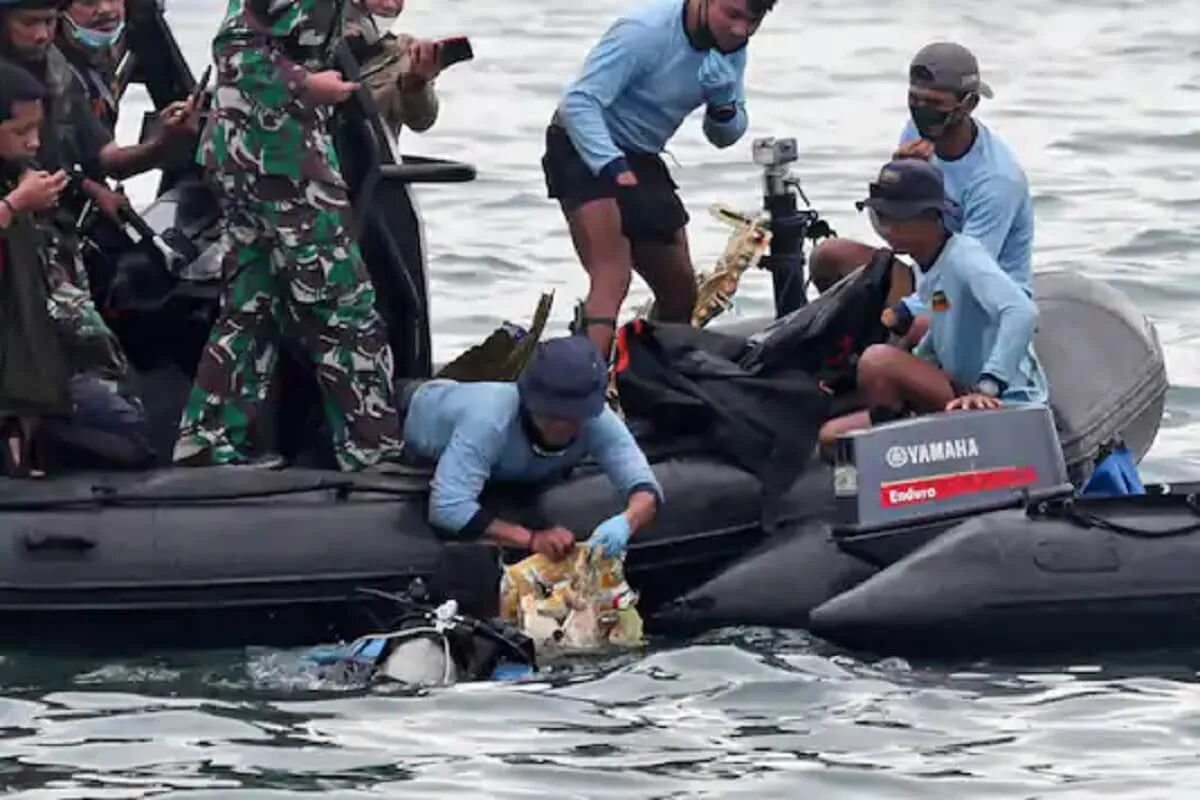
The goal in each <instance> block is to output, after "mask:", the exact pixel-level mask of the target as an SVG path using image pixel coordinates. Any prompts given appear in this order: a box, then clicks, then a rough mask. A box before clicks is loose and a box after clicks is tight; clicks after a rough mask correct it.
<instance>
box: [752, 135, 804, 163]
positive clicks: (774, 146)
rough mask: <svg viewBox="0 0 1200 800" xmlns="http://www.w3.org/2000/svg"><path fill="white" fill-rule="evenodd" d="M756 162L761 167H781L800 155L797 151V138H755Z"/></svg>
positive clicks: (754, 151)
mask: <svg viewBox="0 0 1200 800" xmlns="http://www.w3.org/2000/svg"><path fill="white" fill-rule="evenodd" d="M753 148H754V149H753V153H754V163H755V164H758V165H759V166H761V167H781V166H783V165H784V164H790V163H791V162H793V161H795V160H796V159H798V158H799V157H800V155H799V153H797V151H796V139H795V137H791V136H789V137H788V138H786V139H776V138H775V137H774V136H768V137H765V138H761V139H755V140H754V144H753Z"/></svg>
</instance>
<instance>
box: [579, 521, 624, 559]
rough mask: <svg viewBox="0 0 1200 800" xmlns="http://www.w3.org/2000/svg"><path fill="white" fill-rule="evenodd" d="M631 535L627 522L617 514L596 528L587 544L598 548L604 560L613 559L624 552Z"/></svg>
mask: <svg viewBox="0 0 1200 800" xmlns="http://www.w3.org/2000/svg"><path fill="white" fill-rule="evenodd" d="M631 535H633V531H632V530H630V528H629V520H627V519H625V515H624V514H617V515H616V516H615V517H609V518H608V519H606V520H604V522H601V523H600V524H599V525H597V526H596V530H594V531H592V536H591V538H590V539H588V544H590V545H592V546H594V547H598V548H600V552H601V553H602V554H603V555H604V556H605V557H606V558H613V557H614V556H617V555H620V554H621V553H624V552H625V548H626V547H628V546H629V537H630V536H631Z"/></svg>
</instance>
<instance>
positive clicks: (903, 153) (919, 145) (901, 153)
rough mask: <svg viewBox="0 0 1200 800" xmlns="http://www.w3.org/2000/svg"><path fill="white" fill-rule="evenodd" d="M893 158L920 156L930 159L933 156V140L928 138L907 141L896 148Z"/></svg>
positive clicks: (923, 159) (925, 159)
mask: <svg viewBox="0 0 1200 800" xmlns="http://www.w3.org/2000/svg"><path fill="white" fill-rule="evenodd" d="M892 158H896V159H899V158H919V159H921V160H922V161H928V160H929V159H931V158H933V142H931V141H929V140H928V139H913V140H912V141H908V142H905V143H904V144H902V145H900V147H898V148H897V149H896V152H895V153H893V154H892Z"/></svg>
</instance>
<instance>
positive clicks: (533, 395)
mask: <svg viewBox="0 0 1200 800" xmlns="http://www.w3.org/2000/svg"><path fill="white" fill-rule="evenodd" d="M522 401H523V402H524V403H525V410H526V411H528V412H529V413H530V414H533V415H534V416H535V417H550V418H552V419H569V420H574V421H576V422H586V421H587V420H589V419H592V418H594V417H598V416H600V412H602V411H604V393H603V392H599V393H592V394H589V395H587V396H583V397H564V396H562V395H557V396H555V395H551V394H549V393H546V394H543V393H542V392H528V393H527V394H526V395H525V396H524V397H522Z"/></svg>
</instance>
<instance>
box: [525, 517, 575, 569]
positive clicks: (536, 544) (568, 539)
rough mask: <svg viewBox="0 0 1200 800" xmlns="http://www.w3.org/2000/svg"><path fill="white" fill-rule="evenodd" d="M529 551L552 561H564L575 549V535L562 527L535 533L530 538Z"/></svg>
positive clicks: (558, 526)
mask: <svg viewBox="0 0 1200 800" xmlns="http://www.w3.org/2000/svg"><path fill="white" fill-rule="evenodd" d="M529 549H530V550H532V551H533V552H535V553H539V554H541V555H543V556H545V557H546V558H548V559H550V560H551V561H562V560H563V559H564V558H566V557H567V554H569V553H570V552H571V551H572V550H574V549H575V534H574V533H572V532H571V531H569V530H567V529H566V528H564V527H562V526H561V525H556V526H554V527H553V528H548V529H546V530H541V531H534V532H533V533H532V534H530V537H529Z"/></svg>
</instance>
